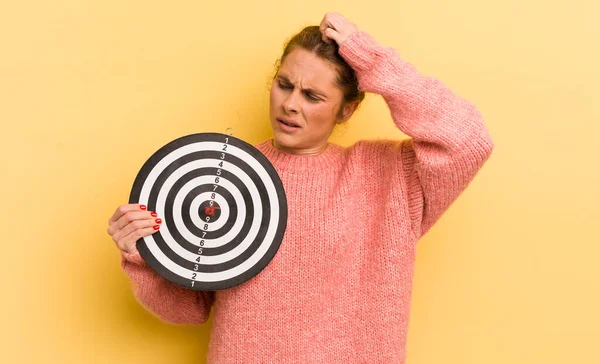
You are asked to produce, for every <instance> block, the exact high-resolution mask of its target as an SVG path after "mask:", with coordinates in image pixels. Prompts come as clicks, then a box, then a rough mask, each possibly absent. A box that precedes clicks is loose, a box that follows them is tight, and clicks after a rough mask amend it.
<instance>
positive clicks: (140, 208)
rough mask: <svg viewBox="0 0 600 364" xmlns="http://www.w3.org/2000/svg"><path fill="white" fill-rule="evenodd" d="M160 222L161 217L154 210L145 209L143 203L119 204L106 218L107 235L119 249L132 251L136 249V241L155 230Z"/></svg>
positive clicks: (127, 251)
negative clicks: (108, 218)
mask: <svg viewBox="0 0 600 364" xmlns="http://www.w3.org/2000/svg"><path fill="white" fill-rule="evenodd" d="M160 224H162V219H160V218H158V217H157V214H156V212H153V211H146V206H145V205H140V204H125V205H121V206H119V207H118V208H117V210H116V211H115V213H114V214H113V216H112V217H111V218H110V220H108V235H110V236H111V237H112V239H113V240H114V242H115V243H117V247H119V249H121V250H122V251H124V252H126V253H134V252H136V251H137V248H136V247H135V245H136V242H137V241H138V240H139V239H141V238H143V237H145V236H148V235H151V234H154V233H155V232H157V231H158V229H159V228H160Z"/></svg>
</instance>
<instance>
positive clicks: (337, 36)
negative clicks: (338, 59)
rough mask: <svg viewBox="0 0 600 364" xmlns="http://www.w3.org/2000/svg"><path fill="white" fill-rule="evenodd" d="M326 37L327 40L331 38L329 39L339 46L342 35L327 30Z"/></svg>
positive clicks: (332, 30)
mask: <svg viewBox="0 0 600 364" xmlns="http://www.w3.org/2000/svg"><path fill="white" fill-rule="evenodd" d="M325 36H326V37H327V38H329V39H333V40H334V41H335V42H336V43H338V44H339V39H340V33H338V32H337V31H335V30H334V29H331V28H327V29H326V30H325Z"/></svg>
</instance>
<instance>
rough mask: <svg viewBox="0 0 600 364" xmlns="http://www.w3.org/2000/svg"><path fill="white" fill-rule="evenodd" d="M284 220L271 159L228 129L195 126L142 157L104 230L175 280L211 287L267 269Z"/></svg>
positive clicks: (200, 287) (282, 201) (243, 279)
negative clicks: (126, 196) (125, 198)
mask: <svg viewBox="0 0 600 364" xmlns="http://www.w3.org/2000/svg"><path fill="white" fill-rule="evenodd" d="M158 216H160V218H159V217H158ZM286 225H287V199H286V196H285V191H284V189H283V184H282V182H281V179H280V178H279V175H278V174H277V171H276V170H275V168H274V167H273V165H271V163H270V162H269V160H268V159H267V158H266V157H265V156H264V155H263V154H262V153H261V152H260V151H259V150H258V149H256V148H255V147H254V146H252V145H251V144H248V143H247V142H245V141H243V140H241V139H238V138H235V137H233V136H231V135H226V134H219V133H198V134H192V135H187V136H184V137H181V138H178V139H176V140H173V141H171V142H170V143H168V144H166V145H164V146H163V147H162V148H160V149H159V150H157V151H156V152H155V153H154V154H153V155H152V156H151V157H150V158H149V159H148V160H147V161H146V163H144V165H143V166H142V168H141V169H140V171H139V173H138V175H137V177H136V179H135V182H134V184H133V188H132V190H131V194H130V197H129V204H126V205H121V206H119V207H118V208H117V210H116V211H115V213H114V214H113V216H112V217H111V218H110V220H109V228H108V234H109V235H110V236H111V237H112V238H113V240H114V241H115V242H116V243H117V246H118V247H119V249H121V250H122V251H123V252H126V253H134V252H139V254H140V256H141V257H142V259H143V260H144V261H145V262H146V263H148V266H149V267H150V268H151V269H153V270H154V271H155V272H157V273H158V274H159V275H161V276H162V277H163V278H165V279H167V280H169V281H171V282H172V283H175V284H177V285H179V286H181V287H184V288H188V289H192V290H199V291H212V290H219V289H226V288H230V287H233V286H236V285H239V284H242V283H244V282H246V281H247V280H249V279H251V278H252V277H254V276H255V275H257V274H258V273H259V272H260V271H261V270H262V269H264V268H265V267H266V266H267V264H268V263H269V262H270V261H271V259H273V257H274V256H275V253H276V252H277V250H278V249H279V245H280V244H281V242H282V240H283V236H284V233H285V229H286Z"/></svg>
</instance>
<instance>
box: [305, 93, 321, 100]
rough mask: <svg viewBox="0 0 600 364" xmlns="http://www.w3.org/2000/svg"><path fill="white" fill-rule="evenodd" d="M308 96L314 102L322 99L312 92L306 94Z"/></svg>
mask: <svg viewBox="0 0 600 364" xmlns="http://www.w3.org/2000/svg"><path fill="white" fill-rule="evenodd" d="M306 98H307V99H309V100H310V101H313V102H317V101H321V99H319V98H317V97H314V96H312V95H311V94H306Z"/></svg>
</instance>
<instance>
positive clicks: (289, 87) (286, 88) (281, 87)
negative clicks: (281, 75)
mask: <svg viewBox="0 0 600 364" xmlns="http://www.w3.org/2000/svg"><path fill="white" fill-rule="evenodd" d="M277 86H279V88H280V89H283V90H289V89H291V88H293V87H291V86H289V85H284V84H282V83H281V82H279V81H278V82H277Z"/></svg>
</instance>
